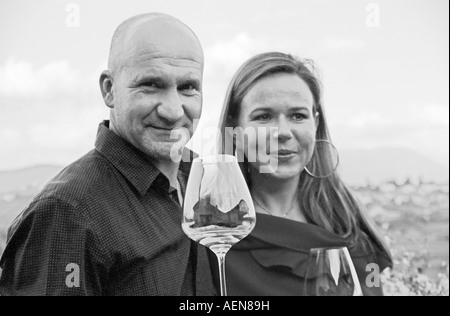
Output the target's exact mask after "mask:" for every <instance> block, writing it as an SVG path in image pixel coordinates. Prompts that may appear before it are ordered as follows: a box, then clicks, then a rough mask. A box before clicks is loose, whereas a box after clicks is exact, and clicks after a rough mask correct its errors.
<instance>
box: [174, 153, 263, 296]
mask: <svg viewBox="0 0 450 316" xmlns="http://www.w3.org/2000/svg"><path fill="white" fill-rule="evenodd" d="M255 224H256V213H255V207H254V205H253V201H252V198H251V195H250V191H249V189H248V187H247V183H246V182H245V178H244V176H243V174H242V172H241V169H240V168H239V164H238V162H237V159H236V157H234V156H230V155H216V156H208V157H203V158H197V159H195V160H194V161H193V163H192V168H191V172H190V176H189V180H188V184H187V188H186V196H185V199H184V205H183V222H182V227H183V231H184V232H185V233H186V235H187V236H188V237H189V238H191V239H192V240H194V241H196V242H198V243H200V244H202V245H204V246H206V247H208V248H210V249H211V250H212V251H213V252H214V253H215V254H216V255H217V257H218V260H219V268H220V270H221V271H220V276H221V294H222V295H223V296H225V295H226V284H225V271H224V269H225V267H224V262H225V255H226V253H227V252H228V251H229V250H230V249H231V247H232V246H233V245H234V244H236V243H237V242H239V241H240V240H242V239H243V238H245V237H246V236H247V235H249V234H250V233H251V231H252V230H253V228H254V227H255Z"/></svg>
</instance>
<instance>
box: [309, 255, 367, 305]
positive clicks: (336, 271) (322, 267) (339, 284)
mask: <svg viewBox="0 0 450 316" xmlns="http://www.w3.org/2000/svg"><path fill="white" fill-rule="evenodd" d="M305 292H306V295H307V296H362V290H361V285H360V283H359V280H358V275H357V274H356V270H355V267H354V265H353V262H352V259H351V257H350V253H349V252H348V249H347V247H342V248H315V249H311V251H310V253H309V259H308V267H307V270H306V275H305Z"/></svg>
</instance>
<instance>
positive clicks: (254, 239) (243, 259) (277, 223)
mask: <svg viewBox="0 0 450 316" xmlns="http://www.w3.org/2000/svg"><path fill="white" fill-rule="evenodd" d="M342 246H346V247H347V248H349V252H350V255H351V257H352V260H353V263H354V265H355V269H356V272H357V274H358V278H359V281H360V283H361V287H362V290H363V294H364V295H383V291H382V288H381V287H371V288H369V287H367V286H366V278H367V277H369V280H370V281H374V280H373V279H372V276H369V273H370V272H373V269H372V270H370V271H369V272H366V265H367V264H369V263H376V264H378V266H379V267H380V272H381V271H382V270H384V269H385V268H386V267H388V266H391V265H392V263H391V261H390V259H389V257H388V256H386V255H383V254H382V253H381V252H378V251H375V250H373V251H370V250H369V251H365V250H364V249H363V248H362V245H360V244H357V245H355V246H352V245H351V244H350V243H349V242H347V241H346V240H344V239H343V238H341V237H340V236H338V235H336V234H333V233H330V232H328V231H327V230H325V229H323V228H321V227H318V226H315V225H311V224H305V223H299V222H295V221H291V220H288V219H284V218H279V217H273V216H269V215H265V214H258V215H257V221H256V227H255V229H254V230H253V232H252V233H251V234H250V235H249V236H248V237H247V238H245V239H243V240H242V241H241V242H239V243H238V244H236V245H235V246H234V247H233V248H232V249H231V250H230V252H229V253H228V254H227V257H226V278H227V285H228V294H229V295H232V296H301V295H305V290H304V280H305V272H306V268H307V261H308V253H309V250H310V249H311V248H319V247H342ZM369 284H370V283H369Z"/></svg>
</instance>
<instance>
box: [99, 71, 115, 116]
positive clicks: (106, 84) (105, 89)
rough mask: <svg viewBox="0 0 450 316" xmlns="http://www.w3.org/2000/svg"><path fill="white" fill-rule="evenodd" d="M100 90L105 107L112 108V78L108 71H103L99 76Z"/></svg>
mask: <svg viewBox="0 0 450 316" xmlns="http://www.w3.org/2000/svg"><path fill="white" fill-rule="evenodd" d="M100 90H101V91H102V96H103V100H104V101H105V104H106V106H107V107H109V108H111V109H113V108H114V92H113V78H112V75H111V73H110V72H109V70H105V71H103V72H102V74H101V75H100Z"/></svg>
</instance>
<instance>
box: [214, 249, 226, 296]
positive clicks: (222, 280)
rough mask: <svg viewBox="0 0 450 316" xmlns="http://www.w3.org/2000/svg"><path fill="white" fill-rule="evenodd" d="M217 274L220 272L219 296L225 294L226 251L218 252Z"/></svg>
mask: <svg viewBox="0 0 450 316" xmlns="http://www.w3.org/2000/svg"><path fill="white" fill-rule="evenodd" d="M216 255H217V259H218V260H219V274H220V296H227V281H226V279H225V255H226V253H218V254H216Z"/></svg>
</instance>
